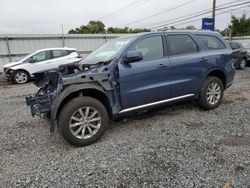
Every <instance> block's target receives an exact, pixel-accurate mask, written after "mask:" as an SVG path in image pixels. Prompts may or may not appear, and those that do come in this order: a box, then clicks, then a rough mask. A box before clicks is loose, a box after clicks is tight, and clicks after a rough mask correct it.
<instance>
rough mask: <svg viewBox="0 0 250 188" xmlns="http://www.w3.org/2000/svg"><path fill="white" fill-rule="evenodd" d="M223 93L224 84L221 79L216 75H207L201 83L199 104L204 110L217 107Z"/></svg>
mask: <svg viewBox="0 0 250 188" xmlns="http://www.w3.org/2000/svg"><path fill="white" fill-rule="evenodd" d="M223 93H224V86H223V83H222V81H221V80H220V79H219V78H217V77H213V76H209V77H207V78H206V80H205V81H204V83H203V86H202V89H201V92H200V97H199V105H200V106H201V107H202V108H204V109H206V110H211V109H214V108H217V107H218V106H219V105H220V103H221V101H222V98H223Z"/></svg>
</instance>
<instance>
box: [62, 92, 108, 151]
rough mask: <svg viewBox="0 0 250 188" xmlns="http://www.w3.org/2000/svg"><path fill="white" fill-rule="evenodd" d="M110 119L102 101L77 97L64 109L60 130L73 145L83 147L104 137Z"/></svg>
mask: <svg viewBox="0 0 250 188" xmlns="http://www.w3.org/2000/svg"><path fill="white" fill-rule="evenodd" d="M80 109H81V110H80ZM91 116H93V117H91ZM86 117H88V118H86ZM99 119H100V120H99ZM108 119H109V117H108V113H107V110H106V108H105V107H104V105H103V104H102V103H101V102H100V101H98V100H97V99H95V98H92V97H85V96H83V97H77V98H74V99H72V100H70V101H69V102H68V103H67V104H66V105H65V106H64V107H63V109H62V111H61V113H60V115H59V129H60V131H61V133H62V136H63V137H64V138H65V140H66V141H68V142H69V143H70V144H71V145H74V146H77V147H83V146H86V145H90V144H92V143H94V142H96V141H97V140H98V139H99V138H100V137H101V136H102V135H103V133H104V132H105V130H106V129H107V126H108ZM91 133H92V134H91Z"/></svg>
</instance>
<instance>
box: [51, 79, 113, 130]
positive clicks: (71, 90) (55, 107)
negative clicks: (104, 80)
mask: <svg viewBox="0 0 250 188" xmlns="http://www.w3.org/2000/svg"><path fill="white" fill-rule="evenodd" d="M84 89H95V90H98V91H100V92H102V93H103V94H104V95H105V96H106V97H107V98H108V96H107V95H106V93H105V90H104V89H103V88H102V87H101V86H100V85H98V84H97V83H93V82H92V83H91V84H89V83H83V84H73V85H70V86H68V87H67V88H66V89H64V90H63V91H62V92H61V93H60V94H59V95H58V96H57V97H56V98H55V99H54V101H53V103H52V105H51V119H50V121H51V127H50V131H51V132H54V131H55V126H56V122H57V121H56V117H57V113H58V109H59V107H60V105H61V103H62V101H63V100H64V99H65V98H66V97H67V96H69V95H70V94H72V93H74V92H77V91H80V90H84ZM108 99H109V98H108Z"/></svg>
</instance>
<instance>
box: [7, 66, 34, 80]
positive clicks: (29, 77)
mask: <svg viewBox="0 0 250 188" xmlns="http://www.w3.org/2000/svg"><path fill="white" fill-rule="evenodd" d="M14 71H15V72H14V73H13V74H12V78H11V79H12V81H13V79H14V76H15V74H16V72H18V71H23V72H26V73H27V75H28V81H29V80H30V79H31V74H30V73H29V71H27V70H25V69H22V68H21V69H16V70H14Z"/></svg>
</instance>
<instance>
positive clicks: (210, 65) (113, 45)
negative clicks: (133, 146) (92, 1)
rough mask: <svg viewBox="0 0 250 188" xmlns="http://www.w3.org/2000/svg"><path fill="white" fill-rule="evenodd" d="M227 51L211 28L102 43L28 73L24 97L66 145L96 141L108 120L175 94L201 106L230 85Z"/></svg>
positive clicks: (216, 100) (231, 69)
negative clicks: (29, 87)
mask: <svg viewBox="0 0 250 188" xmlns="http://www.w3.org/2000/svg"><path fill="white" fill-rule="evenodd" d="M233 64H234V62H233V58H232V49H231V48H230V46H229V44H228V43H227V42H225V41H224V39H223V38H222V37H221V36H220V35H219V34H218V33H216V32H209V31H168V32H152V33H142V34H136V35H127V36H123V37H120V38H118V39H114V40H112V41H109V42H107V43H106V44H104V45H103V46H101V47H100V48H98V49H97V50H95V51H94V52H92V53H91V54H90V55H88V56H87V57H86V58H85V59H83V60H82V61H81V62H80V65H79V64H70V65H63V66H60V67H59V68H58V70H48V71H46V72H39V73H35V74H34V75H35V81H34V83H35V84H36V85H37V86H38V87H39V88H40V89H39V90H38V92H37V93H36V94H35V95H32V96H29V97H26V102H27V105H29V106H30V108H31V113H32V115H33V116H34V115H39V116H42V115H47V116H48V117H49V118H50V121H51V131H52V132H54V130H55V127H56V125H57V126H58V128H59V129H60V130H61V133H62V135H63V137H64V138H65V139H66V140H67V141H68V142H69V143H71V144H72V145H75V146H85V145H88V144H91V143H93V142H95V141H96V140H97V139H99V138H100V137H101V136H102V134H103V133H104V131H105V130H106V128H107V125H108V121H109V119H116V118H118V117H121V116H123V115H125V114H128V113H132V112H135V111H138V110H145V109H149V108H153V107H156V106H159V105H164V104H167V103H171V102H176V101H181V100H187V99H189V100H196V101H197V102H198V103H199V105H200V106H201V107H202V108H204V109H206V110H210V109H214V108H216V107H218V106H219V104H220V103H221V101H222V98H223V93H224V90H225V89H227V88H228V87H230V86H231V85H232V83H233V79H234V74H235V68H234V66H233Z"/></svg>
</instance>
